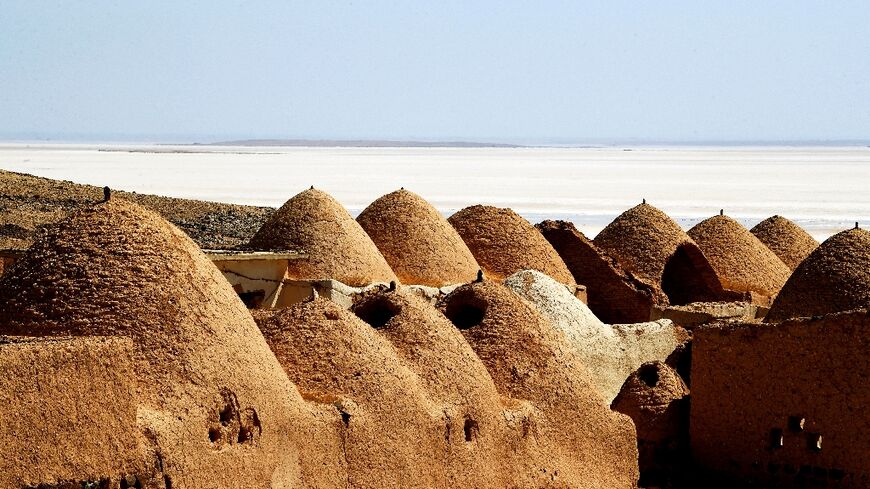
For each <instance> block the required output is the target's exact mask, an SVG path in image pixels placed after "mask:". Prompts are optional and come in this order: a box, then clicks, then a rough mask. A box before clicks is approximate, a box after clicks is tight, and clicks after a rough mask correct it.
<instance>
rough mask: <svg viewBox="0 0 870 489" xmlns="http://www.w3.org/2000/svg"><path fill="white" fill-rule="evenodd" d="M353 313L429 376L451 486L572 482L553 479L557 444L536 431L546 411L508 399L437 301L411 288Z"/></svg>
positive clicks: (378, 295) (369, 299) (376, 297)
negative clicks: (431, 301)
mask: <svg viewBox="0 0 870 489" xmlns="http://www.w3.org/2000/svg"><path fill="white" fill-rule="evenodd" d="M353 310H354V312H355V313H356V314H357V315H358V316H359V317H360V318H361V319H363V320H364V321H366V322H367V323H369V324H370V325H371V326H372V327H377V328H378V332H379V333H380V334H382V335H383V336H385V337H386V338H387V339H388V340H389V341H390V343H392V345H393V347H394V348H395V349H396V352H397V353H398V356H399V358H400V359H401V361H403V362H404V363H405V364H406V365H408V367H409V368H410V369H411V370H413V371H414V372H415V373H416V374H417V375H418V376H419V378H420V380H421V381H422V385H423V388H424V389H425V391H426V393H427V396H428V398H429V402H430V403H432V405H433V409H432V411H433V412H440V413H443V421H444V426H443V435H444V441H445V445H446V446H445V453H446V460H445V461H446V463H447V475H448V483H449V485H450V486H451V487H456V486H459V487H487V486H488V487H538V486H550V485H556V486H558V485H560V484H570V481H568V480H564V479H562V478H561V477H559V478H556V479H555V480H553V478H552V477H551V476H555V475H556V474H559V473H560V472H563V469H561V467H560V464H555V465H554V460H553V459H552V458H551V456H550V452H551V450H550V448H551V447H552V446H553V444H554V443H555V442H554V441H553V440H549V439H546V438H543V437H540V436H538V435H539V434H538V433H532V430H531V429H530V427H531V426H536V425H538V424H540V423H541V422H542V421H541V419H540V417H541V415H540V413H539V412H537V410H536V409H535V408H534V406H532V405H531V404H530V403H528V402H526V401H520V400H516V399H510V398H505V397H502V396H501V395H500V394H499V393H498V389H497V388H496V386H495V384H494V382H493V380H492V377H490V375H489V372H487V370H486V367H485V366H484V364H483V362H481V360H480V359H479V358H478V357H477V355H476V354H475V353H474V350H472V348H471V346H470V345H469V344H468V342H467V341H466V340H465V338H464V337H463V336H462V333H461V332H460V331H459V330H458V329H457V328H456V327H455V326H454V325H453V324H452V323H451V322H450V321H449V320H448V319H447V318H445V317H444V315H442V314H441V313H440V312H439V311H438V310H437V309H435V308H434V307H433V306H432V305H431V304H429V303H428V302H424V301H423V300H422V299H420V298H418V297H416V296H415V295H413V294H412V293H410V292H407V291H397V292H371V293H369V294H367V295H365V296H364V297H363V298H362V299H361V300H360V301H359V302H358V303H357V304H356V305H355V306H354V308H353ZM387 318H388V319H387ZM385 320H386V322H384V321H385ZM562 463H564V462H562ZM567 466H569V467H570V466H571V461H568V463H567Z"/></svg>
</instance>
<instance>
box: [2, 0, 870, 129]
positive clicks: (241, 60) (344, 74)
mask: <svg viewBox="0 0 870 489" xmlns="http://www.w3.org/2000/svg"><path fill="white" fill-rule="evenodd" d="M273 137H282V138H376V139H386V138H390V139H466V140H500V141H505V140H507V141H511V140H512V141H518V142H554V141H566V142H567V141H570V142H583V141H607V140H630V139H640V140H649V141H723V140H742V141H757V140H767V141H777V140H780V141H781V140H846V139H852V140H868V139H870V2H864V1H854V2H846V1H840V2H822V1H818V2H815V1H813V2H811V1H798V0H792V1H759V0H754V1H745V2H744V1H721V2H707V1H635V2H623V1H602V2H569V1H566V2H555V1H551V2H544V1H541V2H528V1H525V2H519V1H516V2H514V1H477V2H472V1H455V2H454V1H437V2H434V1H433V2H426V3H425V4H424V2H408V1H353V2H328V1H310V2H242V1H235V2H229V1H207V2H176V1H172V2H152V1H148V2H117V1H111V2H103V1H89V2H85V1H82V2H61V1H51V2H48V1H45V2H41V1H27V0H21V1H10V0H0V138H2V139H7V140H8V139H36V138H52V139H66V140H72V139H89V140H107V139H118V138H120V139H127V140H184V141H187V140H190V141H209V140H219V139H226V138H273Z"/></svg>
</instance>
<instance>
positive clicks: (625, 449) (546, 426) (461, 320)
mask: <svg viewBox="0 0 870 489" xmlns="http://www.w3.org/2000/svg"><path fill="white" fill-rule="evenodd" d="M439 308H440V309H441V310H442V312H443V313H444V314H445V316H447V318H448V319H450V320H451V322H453V324H454V325H455V326H456V327H457V328H459V329H460V330H461V331H462V334H463V336H464V337H465V339H466V340H467V341H468V343H469V344H470V345H471V348H472V349H473V350H474V351H475V353H476V354H477V356H478V357H479V358H480V359H481V361H482V362H483V364H484V365H486V368H487V370H488V371H489V374H490V375H491V376H492V378H493V380H494V381H495V385H496V387H497V388H498V390H499V393H500V394H501V395H502V396H504V397H508V398H514V399H522V400H527V401H529V402H531V403H532V404H533V405H534V406H535V407H536V408H537V409H538V410H540V411H541V413H542V415H543V416H542V420H541V422H540V423H538V424H535V425H533V426H530V427H529V431H530V432H532V433H534V434H535V436H536V438H538V439H539V440H542V441H543V440H546V441H547V442H548V443H549V444H551V445H550V446H549V448H548V449H547V450H548V451H549V455H550V459H551V460H552V462H551V466H550V470H549V471H548V472H544V473H545V474H552V475H553V480H552V483H551V484H549V485H559V486H568V487H584V488H585V487H588V488H593V487H595V488H611V487H613V488H616V487H634V486H635V483H636V481H637V477H638V472H637V446H636V438H635V431H634V426H633V424H632V423H631V422H630V420H629V419H628V418H627V417H624V416H622V415H621V414H618V413H614V412H613V411H610V409H608V408H607V406H606V405H605V404H604V401H603V399H602V398H601V396H600V395H599V394H598V392H597V390H596V388H595V385H594V381H593V380H592V377H591V376H590V374H589V372H588V371H587V370H586V369H585V368H584V367H583V362H582V361H581V359H580V358H579V357H578V355H577V354H576V353H575V352H574V349H573V348H572V347H571V345H570V344H569V343H568V340H567V339H566V338H565V336H564V334H562V333H561V332H560V331H558V330H557V329H556V328H555V327H554V326H553V325H552V324H551V323H550V322H549V321H548V320H546V319H545V318H544V317H543V316H542V315H541V314H540V313H538V312H537V311H536V310H535V309H534V307H533V306H532V305H531V304H529V303H527V302H526V301H524V300H523V299H521V298H520V297H519V296H517V295H516V294H514V293H513V292H511V291H510V290H509V289H507V288H506V287H505V286H503V285H501V284H498V283H494V282H481V283H474V284H468V285H464V286H462V287H459V288H457V289H456V290H455V291H453V292H452V293H451V294H449V295H448V296H447V297H445V298H444V299H442V300H441V301H440V302H439ZM556 393H558V394H556ZM536 485H540V484H536Z"/></svg>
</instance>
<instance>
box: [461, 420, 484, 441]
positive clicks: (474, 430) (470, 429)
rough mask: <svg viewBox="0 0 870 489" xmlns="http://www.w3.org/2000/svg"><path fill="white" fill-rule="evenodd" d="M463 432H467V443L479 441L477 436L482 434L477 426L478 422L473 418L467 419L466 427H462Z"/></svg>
mask: <svg viewBox="0 0 870 489" xmlns="http://www.w3.org/2000/svg"><path fill="white" fill-rule="evenodd" d="M462 431H463V432H465V441H466V442H472V441H475V440H477V436H478V435H479V434H480V428H479V427H478V425H477V421H475V420H473V419H471V418H465V425H464V426H463V427H462Z"/></svg>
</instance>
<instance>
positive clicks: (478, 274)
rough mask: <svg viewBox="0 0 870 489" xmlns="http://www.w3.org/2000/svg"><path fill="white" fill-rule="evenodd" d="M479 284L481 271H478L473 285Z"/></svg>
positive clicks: (481, 280)
mask: <svg viewBox="0 0 870 489" xmlns="http://www.w3.org/2000/svg"><path fill="white" fill-rule="evenodd" d="M481 282H483V270H478V271H477V278H476V279H474V283H476V284H479V283H481Z"/></svg>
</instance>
